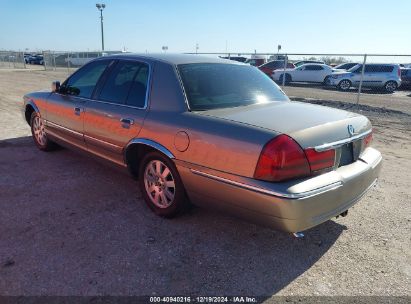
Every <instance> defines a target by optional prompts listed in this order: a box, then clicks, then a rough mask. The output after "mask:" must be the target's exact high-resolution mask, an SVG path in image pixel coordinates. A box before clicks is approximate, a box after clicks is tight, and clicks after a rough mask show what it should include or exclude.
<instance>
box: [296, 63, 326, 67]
mask: <svg viewBox="0 0 411 304" xmlns="http://www.w3.org/2000/svg"><path fill="white" fill-rule="evenodd" d="M307 65H319V66H327V67H330V66H329V65H328V64H325V63H314V62H307V63H304V64H302V65H300V66H299V68H300V67H302V66H307Z"/></svg>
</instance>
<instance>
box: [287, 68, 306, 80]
mask: <svg viewBox="0 0 411 304" xmlns="http://www.w3.org/2000/svg"><path fill="white" fill-rule="evenodd" d="M304 73H305V66H300V67H298V68H296V69H294V70H292V71H290V74H291V77H292V80H293V81H304V80H303V79H304Z"/></svg>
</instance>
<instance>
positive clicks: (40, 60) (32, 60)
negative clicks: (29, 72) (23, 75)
mask: <svg viewBox="0 0 411 304" xmlns="http://www.w3.org/2000/svg"><path fill="white" fill-rule="evenodd" d="M27 61H28V63H29V64H40V65H43V64H44V57H43V55H32V56H30V57H29V58H28V60H27Z"/></svg>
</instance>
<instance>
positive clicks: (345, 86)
mask: <svg viewBox="0 0 411 304" xmlns="http://www.w3.org/2000/svg"><path fill="white" fill-rule="evenodd" d="M337 88H338V89H339V90H340V91H348V90H349V89H350V88H351V81H349V80H347V79H344V80H341V81H340V83H339V84H338V85H337Z"/></svg>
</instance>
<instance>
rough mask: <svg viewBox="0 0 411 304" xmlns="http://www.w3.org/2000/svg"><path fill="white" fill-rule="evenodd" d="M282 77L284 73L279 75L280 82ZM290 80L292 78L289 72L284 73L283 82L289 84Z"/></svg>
mask: <svg viewBox="0 0 411 304" xmlns="http://www.w3.org/2000/svg"><path fill="white" fill-rule="evenodd" d="M283 77H284V74H282V75H280V79H279V82H280V84H282V83H283ZM291 80H292V79H291V75H290V74H285V84H289V83H290V82H291Z"/></svg>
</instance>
